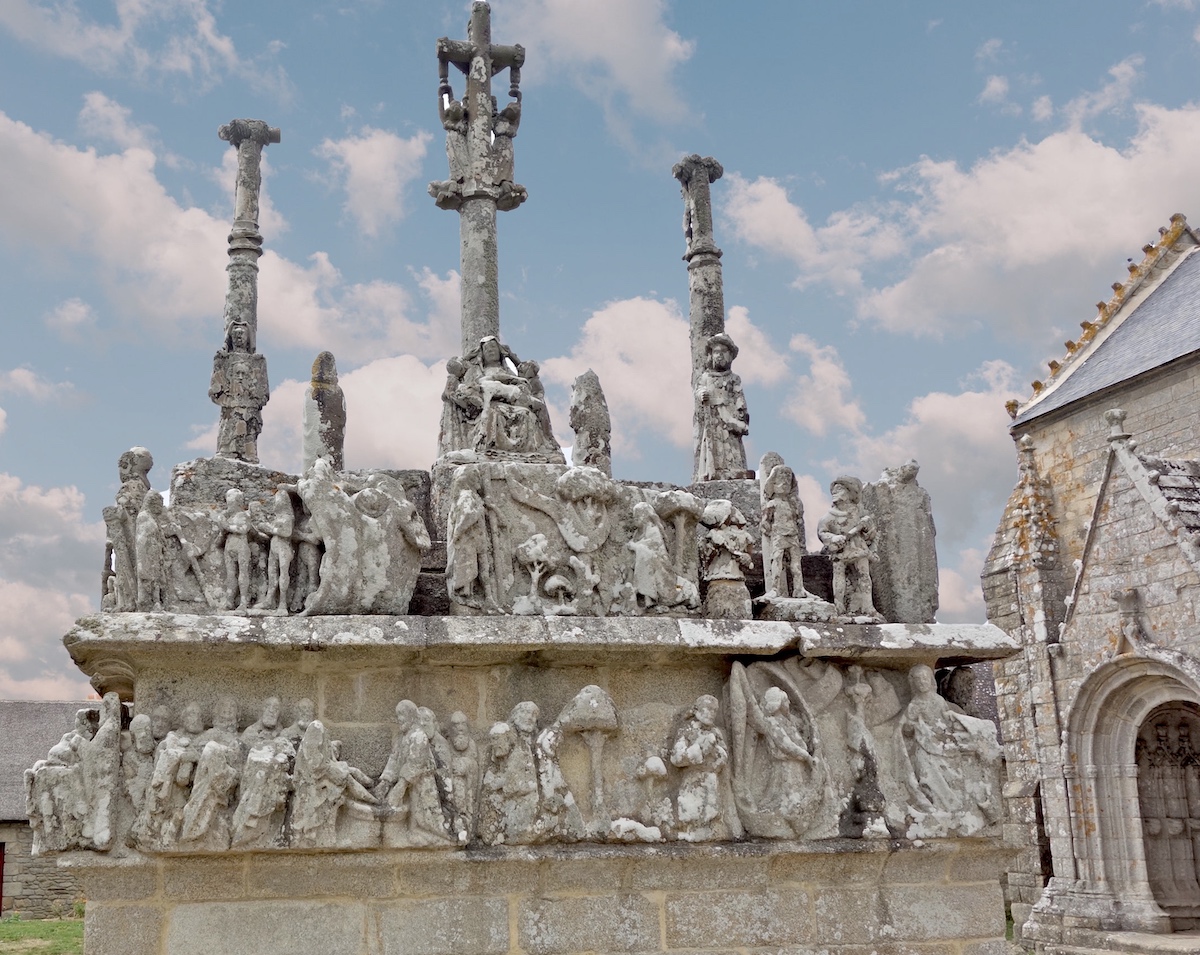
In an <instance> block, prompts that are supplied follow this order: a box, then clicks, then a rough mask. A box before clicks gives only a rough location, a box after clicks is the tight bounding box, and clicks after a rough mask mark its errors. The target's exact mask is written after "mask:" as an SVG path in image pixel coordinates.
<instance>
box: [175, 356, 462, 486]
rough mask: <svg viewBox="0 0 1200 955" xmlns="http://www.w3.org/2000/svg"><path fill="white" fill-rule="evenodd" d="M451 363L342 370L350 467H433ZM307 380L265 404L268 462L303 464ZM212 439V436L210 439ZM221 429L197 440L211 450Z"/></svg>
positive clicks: (287, 467) (288, 466) (290, 466)
mask: <svg viewBox="0 0 1200 955" xmlns="http://www.w3.org/2000/svg"><path fill="white" fill-rule="evenodd" d="M445 381H446V372H445V368H444V367H443V365H442V364H441V363H440V362H437V363H434V364H432V365H426V364H425V363H423V362H421V361H419V360H418V359H416V358H414V357H413V356H412V355H398V356H396V357H392V358H380V359H378V360H376V361H372V362H368V363H367V364H365V365H363V366H362V367H361V368H356V369H354V370H353V371H350V372H346V373H340V374H339V375H338V383H339V384H340V385H341V387H342V391H343V392H344V393H345V396H346V446H345V455H346V467H348V468H428V467H429V466H430V464H432V463H433V460H434V458H436V457H437V429H438V422H439V421H440V420H441V409H442V387H443V385H444V384H445ZM308 385H309V383H308V382H307V381H303V382H302V381H296V380H295V379H288V380H286V381H284V382H283V383H282V384H280V385H277V386H276V387H275V388H274V390H273V391H272V393H271V400H270V402H269V403H268V404H267V406H266V408H264V409H263V433H262V437H261V438H260V439H259V457H260V459H261V460H262V462H263V464H264V465H265V466H267V467H272V468H278V469H280V470H282V471H286V472H289V473H293V474H294V473H297V472H299V471H300V469H301V466H302V453H303V452H302V446H301V440H302V420H303V407H304V393H305V391H306V390H307V388H308ZM210 438H211V440H210ZM215 439H216V435H215V433H212V434H210V433H209V432H205V433H204V434H202V435H200V436H199V437H198V439H197V441H196V442H195V443H196V444H199V442H201V441H202V442H203V444H202V445H199V447H198V449H199V450H203V451H205V452H206V453H211V448H212V447H213V446H214V442H215Z"/></svg>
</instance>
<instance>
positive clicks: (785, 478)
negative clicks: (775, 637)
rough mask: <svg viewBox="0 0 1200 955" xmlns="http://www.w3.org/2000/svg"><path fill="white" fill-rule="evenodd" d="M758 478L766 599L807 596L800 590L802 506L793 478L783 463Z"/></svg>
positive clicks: (801, 588)
mask: <svg viewBox="0 0 1200 955" xmlns="http://www.w3.org/2000/svg"><path fill="white" fill-rule="evenodd" d="M761 479H762V499H763V504H762V516H761V517H760V518H759V529H760V530H761V532H762V540H763V544H762V551H763V558H764V566H763V575H764V576H765V577H766V594H767V596H768V597H772V596H774V597H785V598H786V597H807V596H808V592H807V591H806V590H805V589H804V572H803V570H802V569H801V559H802V558H803V556H804V540H803V537H802V535H803V527H804V505H803V504H801V503H800V495H799V494H798V493H797V490H796V475H795V473H794V472H793V471H792V469H791V468H789V467H788V466H787V465H785V464H777V465H775V466H774V467H773V468H771V471H770V473H768V474H767V475H765V476H764V477H762V478H761Z"/></svg>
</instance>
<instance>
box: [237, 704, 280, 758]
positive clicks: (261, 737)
mask: <svg viewBox="0 0 1200 955" xmlns="http://www.w3.org/2000/svg"><path fill="white" fill-rule="evenodd" d="M282 712H283V708H282V706H281V705H280V703H279V697H277V696H268V697H267V698H266V699H265V700H263V705H262V711H261V715H260V716H259V718H258V719H257V720H255V721H254V722H253V723H251V724H250V725H249V726H247V727H246V728H245V729H244V730H242V746H243V747H245V748H246V749H252V748H253V747H255V746H257V745H258V744H259V743H268V742H270V741H271V740H273V739H276V738H278V737H281V736H282V737H284V738H286V736H287V730H283V729H280V727H279V718H280V716H281V715H282Z"/></svg>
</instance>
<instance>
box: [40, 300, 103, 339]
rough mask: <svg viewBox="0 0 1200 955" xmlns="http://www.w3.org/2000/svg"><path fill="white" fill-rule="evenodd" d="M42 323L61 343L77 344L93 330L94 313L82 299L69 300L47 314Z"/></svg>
mask: <svg viewBox="0 0 1200 955" xmlns="http://www.w3.org/2000/svg"><path fill="white" fill-rule="evenodd" d="M43 321H44V322H45V323H46V327H47V328H49V329H50V330H51V331H53V332H54V333H55V334H56V335H57V336H58V337H59V338H61V339H62V340H63V341H65V342H72V343H76V344H78V343H79V342H82V341H84V340H86V339H87V338H88V336H89V335H90V334H91V333H92V332H93V331H94V330H95V328H96V312H95V310H94V309H93V308H92V306H91V305H89V304H88V303H87V302H85V301H84V300H83V299H81V298H69V299H66V300H65V301H63V302H60V303H59V304H58V305H57V306H56V307H55V308H54V310H53V311H50V312H47V313H46V315H45V317H44V318H43Z"/></svg>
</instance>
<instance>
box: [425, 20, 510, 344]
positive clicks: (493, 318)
mask: <svg viewBox="0 0 1200 955" xmlns="http://www.w3.org/2000/svg"><path fill="white" fill-rule="evenodd" d="M437 57H438V76H439V80H440V82H439V85H438V113H439V115H440V116H441V119H442V125H443V126H444V127H445V129H446V155H447V157H448V158H449V161H450V178H449V179H447V180H445V181H443V182H432V183H430V184H429V194H430V195H431V196H433V198H434V201H435V202H437V204H438V207H439V208H442V209H456V210H457V211H458V213H459V230H460V233H459V241H460V247H461V268H462V354H466V353H467V351H468V350H469V349H470V348H471V346H473V345H477V344H478V343H479V340H480V339H481V338H484V337H486V336H488V335H495V336H497V337H499V334H500V293H499V267H498V264H497V258H498V255H497V244H496V211H497V210H500V211H507V210H509V209H515V208H516V207H517V206H519V205H520V204H521V203H522V202H524V200H525V197H526V191H525V188H524V186H519V185H517V184H516V183H514V182H513V180H512V176H513V144H512V140H513V137H514V136H515V135H516V134H517V127H518V126H519V125H520V122H521V91H520V82H521V65H522V64H523V63H524V62H525V48H524V47H522V46H520V45H513V46H500V45H497V44H493V43H492V25H491V8H490V7H489V6H488V4H486V3H474V4H472V5H471V21H470V23H469V25H468V27H467V39H466V40H451V39H449V38H448V37H442V38H441V39H440V40H438V42H437ZM452 63H453V64H454V66H456V67H457V68H458V69H459V70H461V71H462V72H463V73H465V74H466V76H467V88H466V92H465V94H464V95H463V98H462V100H456V99H454V92H453V90H452V89H451V86H450V81H449V67H450V64H452ZM504 69H507V70H508V77H509V90H508V95H509V103H508V104H507V105H506V106H505V107H504V109H502V110H500V111H499V112H497V109H496V101H495V99H494V98H493V97H492V77H493V76H494V75H495V74H497V73H499V72H500V71H501V70H504Z"/></svg>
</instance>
